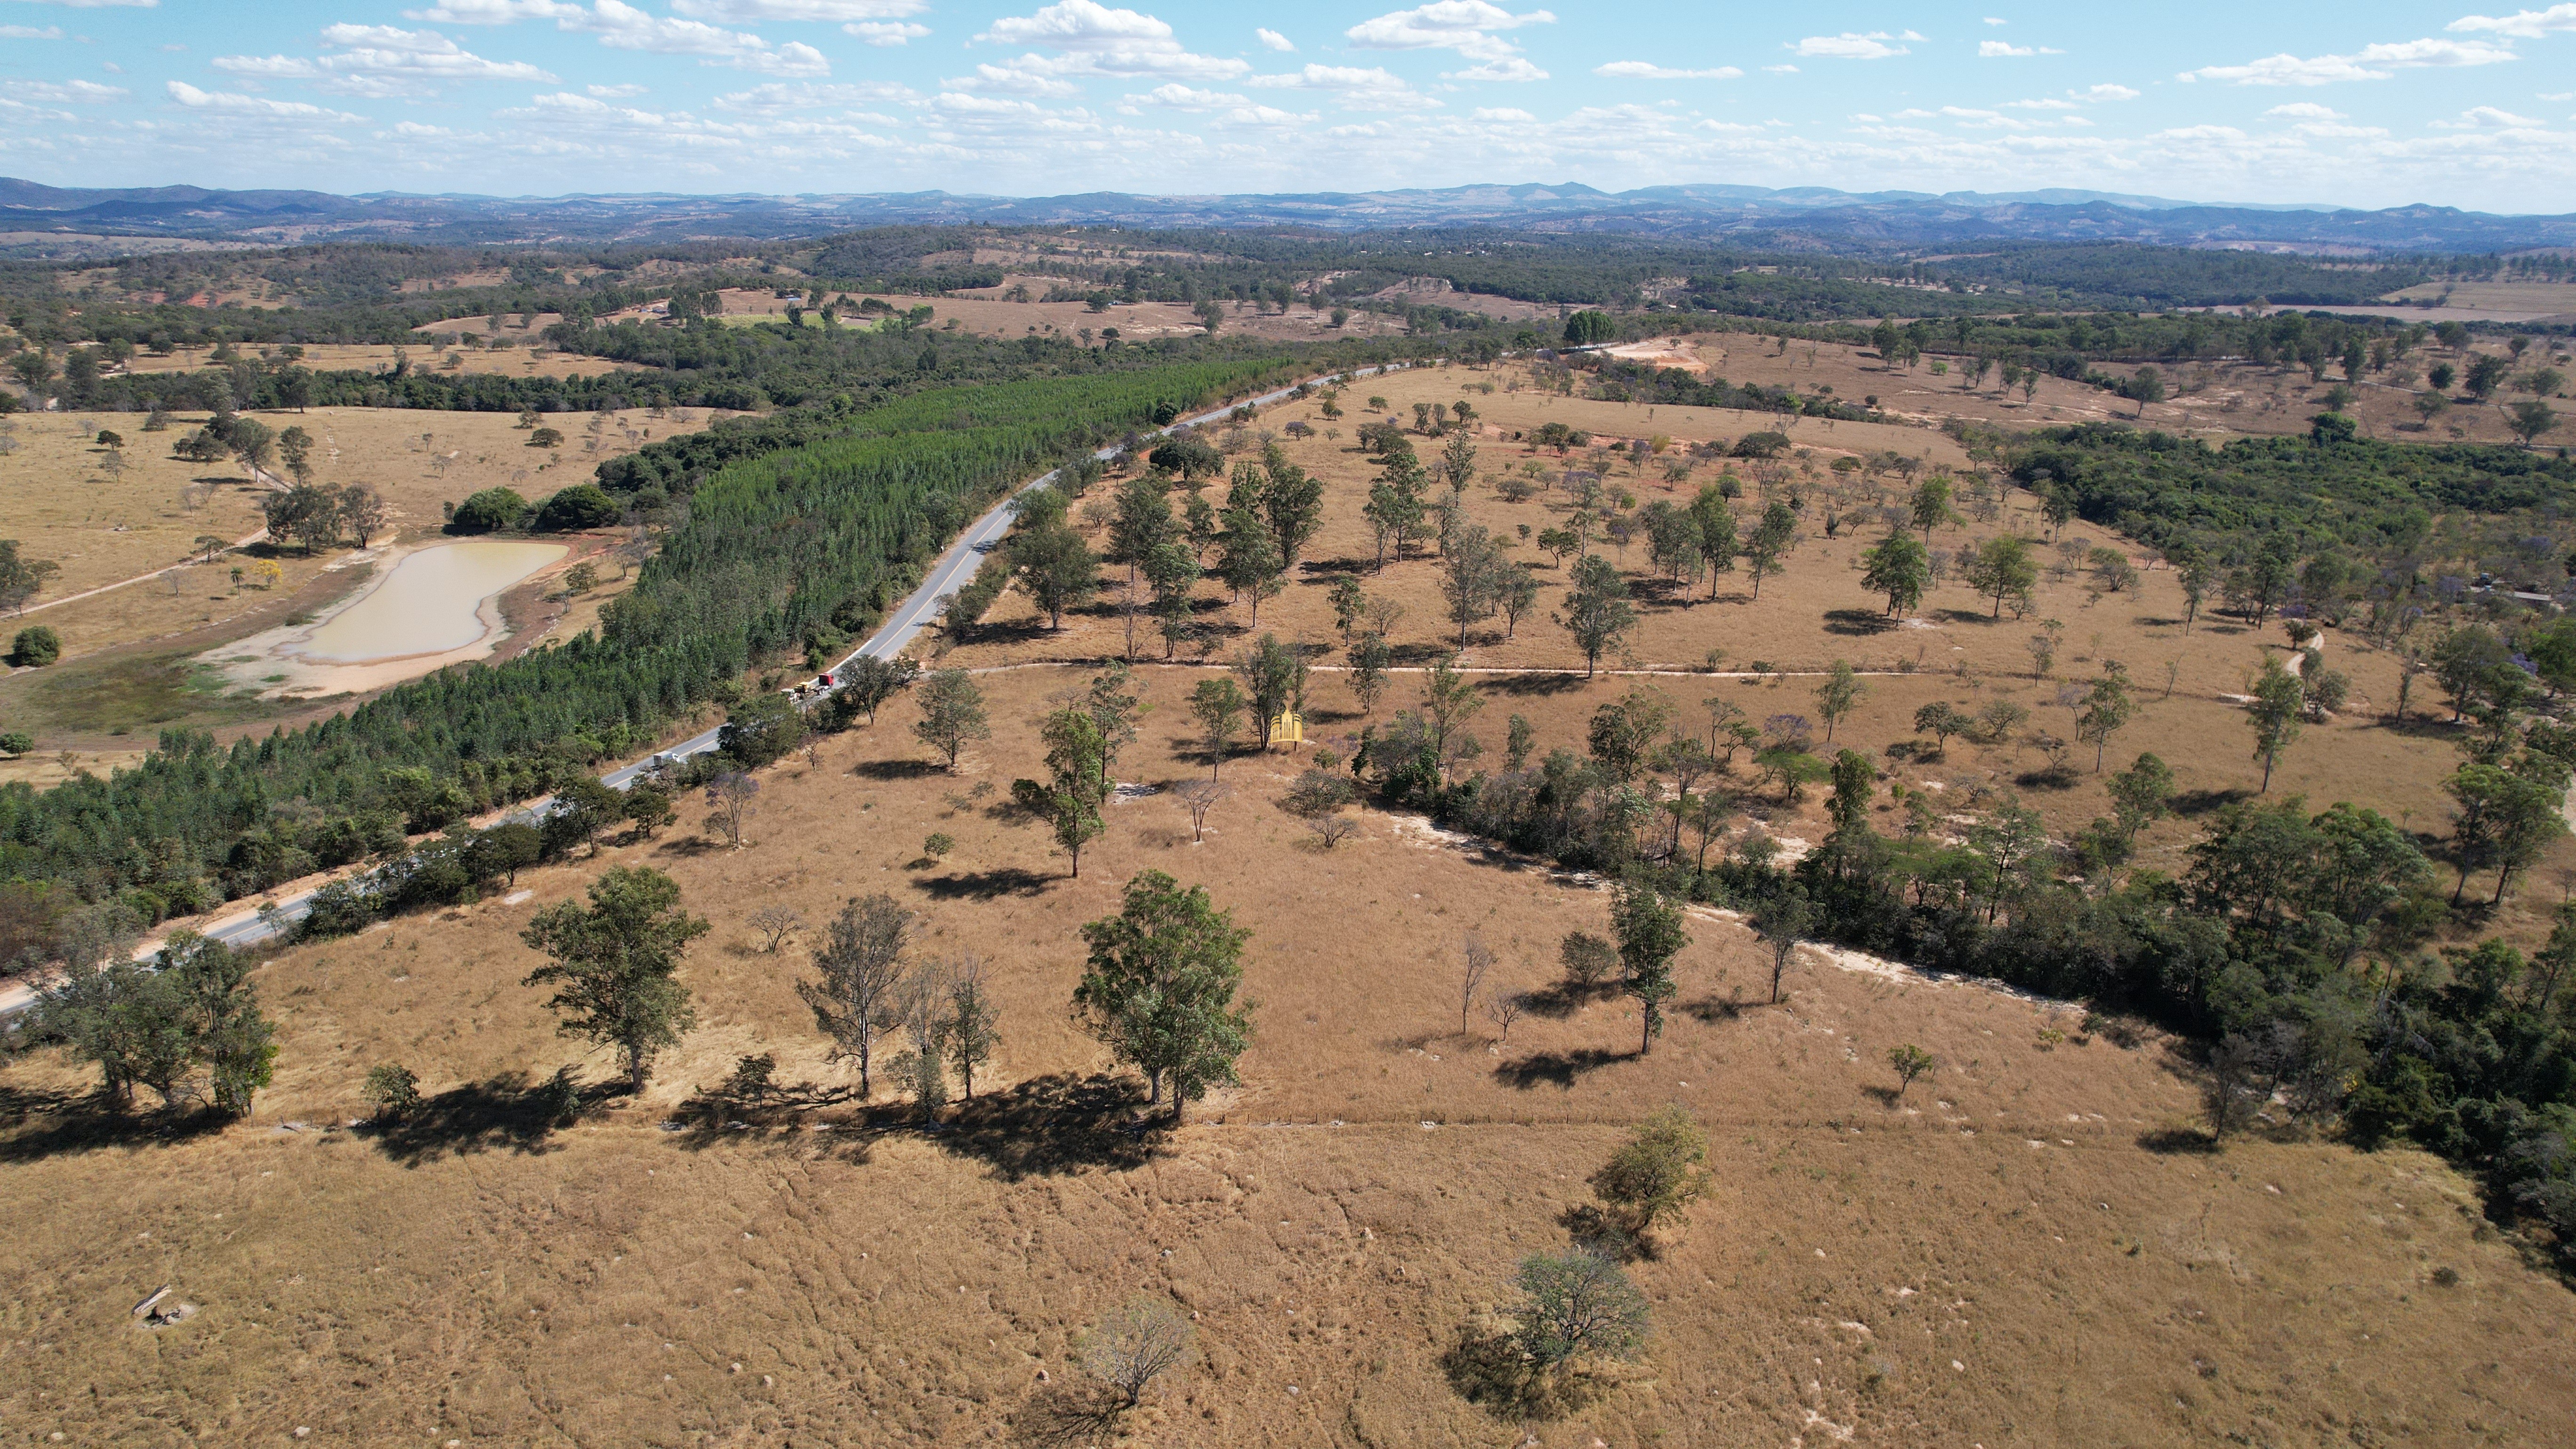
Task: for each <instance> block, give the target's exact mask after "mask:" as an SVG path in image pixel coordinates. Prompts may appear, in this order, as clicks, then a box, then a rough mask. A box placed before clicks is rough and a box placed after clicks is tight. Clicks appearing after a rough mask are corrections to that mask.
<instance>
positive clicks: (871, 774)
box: [850, 760, 947, 780]
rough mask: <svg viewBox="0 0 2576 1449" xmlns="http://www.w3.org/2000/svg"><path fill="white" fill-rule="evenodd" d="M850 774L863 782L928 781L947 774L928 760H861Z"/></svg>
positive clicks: (851, 768) (852, 768)
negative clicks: (933, 777) (935, 776)
mask: <svg viewBox="0 0 2576 1449" xmlns="http://www.w3.org/2000/svg"><path fill="white" fill-rule="evenodd" d="M850 773H851V774H853V775H855V776H857V777H858V778H860V779H862V780H926V779H928V778H930V777H931V776H933V775H941V774H945V773H947V772H946V771H944V770H942V769H940V768H939V766H937V765H935V764H933V763H931V762H930V761H928V760H861V761H859V762H858V763H857V764H855V765H852V766H851V767H850Z"/></svg>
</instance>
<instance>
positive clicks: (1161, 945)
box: [1073, 870, 1252, 1124]
mask: <svg viewBox="0 0 2576 1449" xmlns="http://www.w3.org/2000/svg"><path fill="white" fill-rule="evenodd" d="M1251 935H1252V933H1251V932H1250V931H1248V930H1244V929H1242V928H1240V927H1238V926H1236V925H1235V924H1234V919H1233V916H1232V914H1231V913H1230V912H1226V911H1220V910H1218V909H1217V908H1216V907H1215V906H1214V905H1213V904H1212V903H1211V902H1210V901H1209V900H1208V895H1207V891H1206V890H1205V889H1204V888H1202V887H1198V886H1191V887H1189V888H1188V889H1186V890H1184V889H1183V888H1182V887H1181V885H1180V883H1179V882H1177V881H1175V880H1173V879H1172V878H1171V877H1170V876H1168V875H1165V874H1163V873H1162V872H1161V871H1156V870H1149V871H1145V872H1142V873H1140V874H1139V875H1137V876H1136V878H1135V879H1133V880H1131V881H1129V882H1128V883H1127V890H1126V897H1125V904H1124V907H1123V908H1122V909H1121V911H1120V912H1119V914H1118V915H1116V916H1111V917H1106V918H1104V919H1101V920H1097V921H1093V922H1091V923H1090V924H1089V925H1086V926H1084V927H1083V928H1082V938H1083V941H1084V942H1085V943H1086V944H1087V945H1088V946H1089V947H1090V959H1089V964H1088V967H1087V969H1086V970H1085V971H1084V973H1083V978H1082V982H1081V984H1080V985H1079V986H1077V987H1075V988H1074V995H1073V1004H1074V1011H1075V1014H1076V1015H1077V1016H1078V1017H1079V1018H1080V1019H1081V1020H1082V1022H1083V1024H1084V1026H1085V1027H1086V1028H1087V1029H1088V1030H1089V1031H1090V1032H1091V1033H1092V1034H1093V1035H1094V1036H1096V1037H1098V1038H1099V1039H1100V1041H1101V1042H1102V1043H1103V1044H1104V1045H1106V1046H1107V1047H1108V1048H1109V1049H1110V1052H1111V1053H1112V1054H1113V1055H1114V1056H1115V1057H1116V1058H1117V1059H1118V1060H1119V1061H1122V1062H1127V1063H1130V1064H1132V1065H1134V1066H1135V1067H1137V1068H1138V1069H1139V1070H1141V1071H1143V1072H1144V1073H1145V1077H1146V1081H1147V1083H1148V1090H1149V1093H1150V1097H1149V1100H1152V1101H1160V1100H1162V1095H1163V1093H1164V1092H1165V1091H1166V1090H1168V1091H1169V1092H1170V1093H1171V1099H1172V1121H1173V1122H1174V1123H1175V1124H1177V1123H1178V1122H1179V1121H1180V1120H1181V1112H1182V1109H1183V1106H1184V1104H1186V1103H1188V1102H1190V1101H1192V1100H1195V1099H1197V1098H1199V1097H1202V1096H1205V1095H1206V1093H1207V1089H1208V1088H1209V1087H1210V1086H1213V1085H1215V1084H1218V1083H1221V1082H1222V1083H1232V1082H1235V1081H1236V1080H1238V1078H1237V1077H1236V1075H1235V1062H1236V1060H1237V1059H1238V1058H1239V1057H1241V1056H1242V1054H1243V1051H1244V1049H1245V1048H1246V1047H1247V1046H1249V1045H1250V1044H1251V1040H1252V1003H1251V1002H1249V1001H1247V1002H1244V1003H1242V1004H1240V1005H1238V1004H1236V1002H1235V993H1236V991H1237V989H1238V988H1239V987H1240V986H1241V985H1242V981H1243V947H1244V943H1245V942H1246V941H1248V940H1249V939H1251Z"/></svg>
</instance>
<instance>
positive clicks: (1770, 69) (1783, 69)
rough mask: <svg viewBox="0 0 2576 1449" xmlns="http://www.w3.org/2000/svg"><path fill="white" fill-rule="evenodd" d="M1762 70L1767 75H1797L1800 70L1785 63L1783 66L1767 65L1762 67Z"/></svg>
mask: <svg viewBox="0 0 2576 1449" xmlns="http://www.w3.org/2000/svg"><path fill="white" fill-rule="evenodd" d="M1762 69H1763V71H1764V72H1765V73H1767V74H1770V75H1796V74H1797V73H1798V68H1797V67H1796V66H1794V65H1788V64H1785V63H1784V64H1781V65H1766V66H1764V67H1762Z"/></svg>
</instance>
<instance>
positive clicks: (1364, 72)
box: [1251, 64, 1440, 111]
mask: <svg viewBox="0 0 2576 1449" xmlns="http://www.w3.org/2000/svg"><path fill="white" fill-rule="evenodd" d="M1251 84H1253V85H1256V86H1263V87H1267V88H1270V89H1274V90H1283V89H1284V90H1305V91H1331V92H1334V93H1336V94H1338V95H1339V96H1340V97H1341V103H1342V105H1343V106H1344V107H1346V108H1348V109H1350V110H1354V111H1420V110H1429V109H1431V108H1432V107H1434V106H1437V105H1439V104H1440V103H1439V102H1438V101H1436V100H1433V99H1432V98H1431V97H1429V96H1426V95H1423V94H1422V93H1421V92H1419V91H1416V90H1415V89H1413V88H1412V87H1411V86H1408V85H1406V84H1405V83H1404V81H1403V80H1402V79H1401V78H1399V77H1397V76H1396V75H1395V74H1393V73H1392V72H1390V71H1388V70H1387V69H1386V68H1385V67H1384V66H1356V65H1315V64H1308V65H1307V66H1305V67H1304V68H1303V69H1301V70H1295V71H1290V72H1288V73H1287V74H1284V75H1257V76H1254V77H1253V78H1252V80H1251Z"/></svg>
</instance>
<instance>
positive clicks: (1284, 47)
mask: <svg viewBox="0 0 2576 1449" xmlns="http://www.w3.org/2000/svg"><path fill="white" fill-rule="evenodd" d="M1252 34H1253V37H1254V38H1255V39H1257V40H1259V41H1260V42H1261V43H1262V44H1263V45H1264V46H1267V47H1268V48H1270V49H1272V50H1276V51H1282V52H1294V51H1295V50H1296V49H1297V42H1295V41H1293V40H1290V39H1289V38H1288V37H1287V36H1284V35H1282V34H1280V33H1279V32H1278V31H1276V30H1267V29H1262V28H1260V27H1255V28H1254V29H1253V32H1252Z"/></svg>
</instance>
